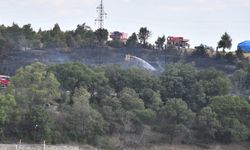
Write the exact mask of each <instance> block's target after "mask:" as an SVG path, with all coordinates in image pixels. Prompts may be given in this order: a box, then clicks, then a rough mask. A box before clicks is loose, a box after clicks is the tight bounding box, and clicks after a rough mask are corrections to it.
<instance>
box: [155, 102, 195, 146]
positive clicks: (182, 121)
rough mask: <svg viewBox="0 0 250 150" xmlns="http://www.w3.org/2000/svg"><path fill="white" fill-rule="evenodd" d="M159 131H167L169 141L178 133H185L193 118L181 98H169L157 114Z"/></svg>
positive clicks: (192, 114)
mask: <svg viewBox="0 0 250 150" xmlns="http://www.w3.org/2000/svg"><path fill="white" fill-rule="evenodd" d="M158 118H159V123H160V125H161V131H163V132H165V133H167V134H168V135H169V138H170V143H172V142H173V140H174V138H175V137H176V136H177V135H178V134H181V133H183V134H185V132H187V131H188V130H189V129H190V127H191V125H192V122H193V120H194V113H193V112H192V111H191V110H190V109H189V108H188V106H187V104H186V103H185V102H184V101H182V100H181V99H169V100H168V101H167V102H166V104H165V106H163V107H162V108H161V109H160V111H159V114H158Z"/></svg>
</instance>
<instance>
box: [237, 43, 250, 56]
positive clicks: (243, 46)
mask: <svg viewBox="0 0 250 150" xmlns="http://www.w3.org/2000/svg"><path fill="white" fill-rule="evenodd" d="M238 49H240V50H242V51H243V52H248V53H250V41H244V42H241V43H239V44H238Z"/></svg>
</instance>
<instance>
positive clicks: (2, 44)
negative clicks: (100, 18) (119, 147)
mask: <svg viewBox="0 0 250 150" xmlns="http://www.w3.org/2000/svg"><path fill="white" fill-rule="evenodd" d="M150 35H151V32H150V31H149V30H148V29H147V28H146V27H145V28H144V27H142V28H141V29H140V31H139V33H138V34H136V33H133V34H132V35H131V36H130V37H129V38H128V41H127V42H123V41H120V40H114V41H108V42H107V40H108V36H109V32H108V30H107V29H97V30H95V31H93V30H92V29H91V28H90V27H89V26H87V25H86V24H82V25H77V28H76V29H75V30H72V31H62V30H61V28H60V26H59V24H55V25H54V27H53V28H52V29H51V30H41V29H39V31H37V32H36V31H34V30H33V28H32V27H31V24H27V25H23V26H22V27H20V26H19V25H18V24H15V23H13V24H12V26H5V25H1V26H0V50H1V51H2V52H4V51H7V50H29V49H47V48H84V47H96V46H100V45H101V46H104V45H108V46H112V47H125V46H126V47H136V46H139V45H140V46H141V47H146V46H148V45H149V44H148V43H147V39H148V38H149V37H150Z"/></svg>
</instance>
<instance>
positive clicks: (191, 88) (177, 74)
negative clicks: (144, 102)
mask: <svg viewBox="0 0 250 150" xmlns="http://www.w3.org/2000/svg"><path fill="white" fill-rule="evenodd" d="M197 74H198V71H197V69H196V68H195V67H194V66H193V65H190V64H182V63H176V64H168V65H167V66H166V67H165V71H164V72H163V73H162V74H161V77H160V81H161V85H162V86H161V96H162V100H163V101H167V99H168V98H181V99H183V100H184V101H185V102H186V103H187V104H188V106H189V107H190V108H191V109H192V110H193V111H198V110H199V109H200V108H201V107H203V106H204V105H205V104H206V100H205V93H204V92H205V91H204V88H203V87H202V85H201V83H199V82H198V80H197Z"/></svg>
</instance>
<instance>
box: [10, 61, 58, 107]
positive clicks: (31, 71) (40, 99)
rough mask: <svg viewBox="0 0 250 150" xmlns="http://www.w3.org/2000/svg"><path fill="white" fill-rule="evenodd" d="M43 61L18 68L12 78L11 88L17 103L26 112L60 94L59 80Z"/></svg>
mask: <svg viewBox="0 0 250 150" xmlns="http://www.w3.org/2000/svg"><path fill="white" fill-rule="evenodd" d="M47 69H48V68H47V66H46V65H44V64H42V63H39V62H37V63H34V64H31V65H29V66H26V67H22V68H20V69H18V70H17V73H16V75H15V76H13V77H12V78H11V85H10V87H9V88H10V90H11V91H12V92H13V95H14V96H15V99H16V101H17V104H18V106H19V107H20V108H22V111H24V112H26V111H28V110H29V109H30V108H32V107H35V106H36V105H39V106H44V105H45V104H47V103H49V102H52V101H53V100H54V99H55V98H58V97H59V96H60V92H59V86H60V84H59V82H58V81H57V79H56V77H55V76H54V74H53V73H52V72H49V71H48V70H47Z"/></svg>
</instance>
